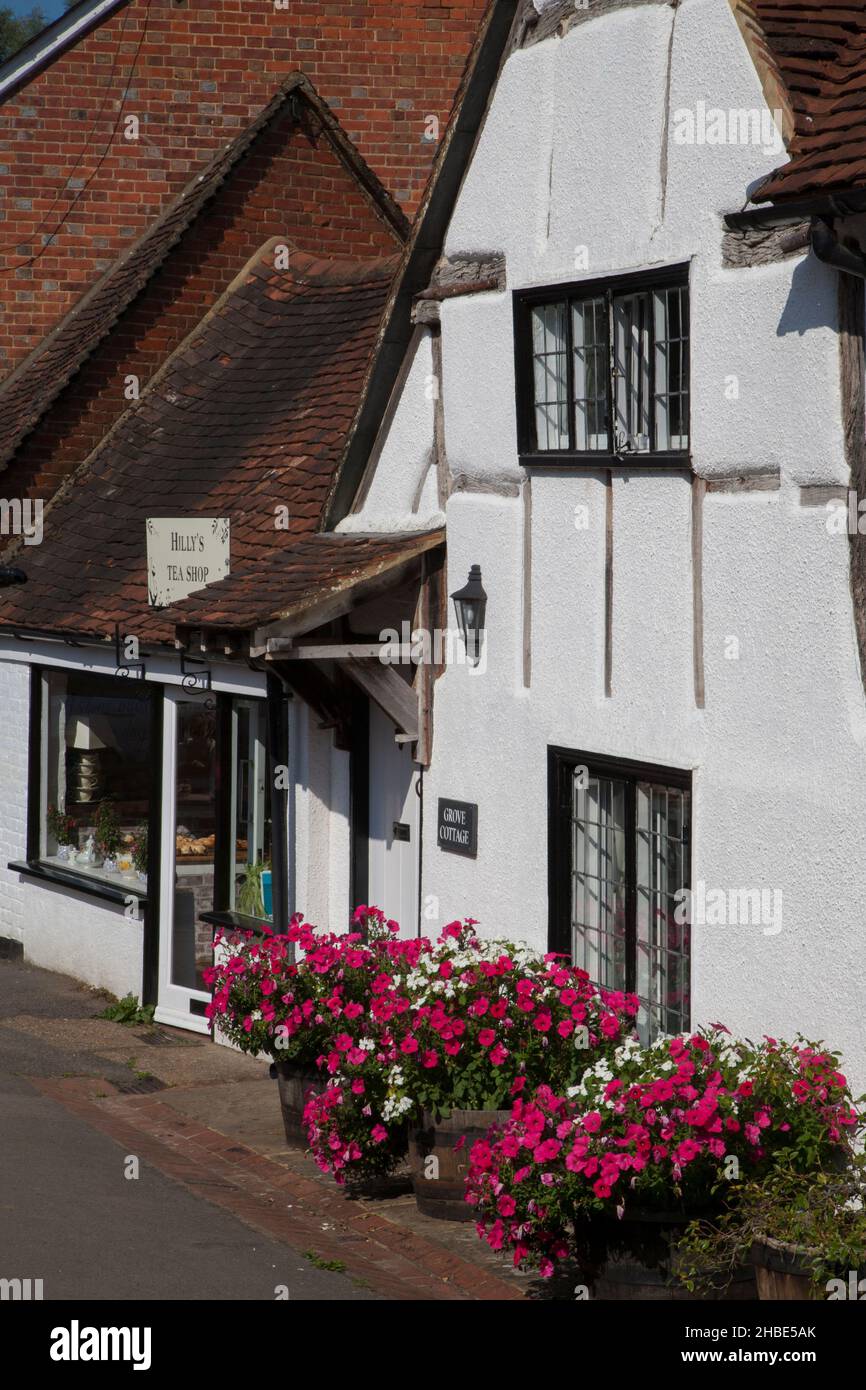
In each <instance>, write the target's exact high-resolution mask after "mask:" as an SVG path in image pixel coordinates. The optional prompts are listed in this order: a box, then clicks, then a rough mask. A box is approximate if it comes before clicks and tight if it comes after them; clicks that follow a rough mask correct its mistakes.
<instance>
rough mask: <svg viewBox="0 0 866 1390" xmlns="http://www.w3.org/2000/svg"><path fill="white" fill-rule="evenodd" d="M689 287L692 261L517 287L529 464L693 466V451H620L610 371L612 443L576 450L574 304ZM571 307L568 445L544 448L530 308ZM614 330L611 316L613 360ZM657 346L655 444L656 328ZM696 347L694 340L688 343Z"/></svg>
mask: <svg viewBox="0 0 866 1390" xmlns="http://www.w3.org/2000/svg"><path fill="white" fill-rule="evenodd" d="M677 288H682V289H686V290H687V289H688V288H689V265H688V264H687V263H683V264H678V265H674V266H663V267H662V268H661V269H659V270H654V271H652V270H647V271H644V270H642V271H637V272H635V273H634V274H630V275H614V276H605V277H602V278H600V279H594V280H570V281H565V282H563V283H562V284H556V285H545V286H542V287H539V288H533V289H528V290H514V291H513V293H512V301H513V317H514V374H515V396H516V405H517V450H518V454H519V456H520V463H521V465H522V466H523V467H524V468H528V467H532V466H535V465H544V466H557V465H559V466H562V465H566V466H567V467H569V468H581V467H582V468H585V467H599V466H605V465H609V466H617V467H629V468H632V467H634V468H653V467H659V466H666V465H670V464H674V465H677V464H678V465H680V466H682V467H687V468H690V467H691V454H690V450H689V449H683V450H677V451H673V450H668V451H663V450H655V449H653V450H651V451H649V452H648V453H643V454H638V455H635V454H616V453H614V452H613V444H614V442H615V441H614V414H615V399H614V395H615V393H614V392H613V386H612V381H611V374H610V371H608V372H607V373H606V375H605V396H606V399H607V427H608V441H609V445H610V447H609V448H608V449H603V450H589V449H580V450H578V449H576V448H575V447H574V442H575V420H574V399H573V397H574V345H573V315H572V308H573V305H574V304H576V303H579V302H581V301H582V300H586V299H601V298H605V299H606V300H607V301H608V303H610V302H612V300H613V298H614V297H616V296H618V295H622V294H631V293H636V292H638V291H640V290H658V289H677ZM560 303H564V304H565V306H566V334H565V341H566V381H567V386H566V391H567V394H568V438H569V441H570V447H569V448H568V449H555V450H553V449H552V450H544V451H540V450H539V449H538V447H537V443H536V434H535V399H534V376H533V368H532V333H531V324H530V313H529V311H530V309H531V308H532V307H533V306H534V305H537V304H560ZM687 311H688V312H689V319H688V327H689V331H690V329H691V313H690V305H689V306H688V310H687ZM611 333H612V328H611V325H610V316H608V343H607V349H608V359H609V360H611V359H612V354H613V344H612V341H611ZM650 337H651V341H652V348H653V350H652V351H651V353H650V438H651V440H652V442H653V443H654V442H655V437H656V429H657V426H656V417H655V326H654V324H653V326H652V328H651V332H650ZM688 346H689V349H690V348H691V340H690V339H689V343H688ZM688 359H689V361H688V375H689V379H690V377H691V352H690V351H689V353H688ZM687 403H688V421H689V438H691V394H689V395H688V396H687Z"/></svg>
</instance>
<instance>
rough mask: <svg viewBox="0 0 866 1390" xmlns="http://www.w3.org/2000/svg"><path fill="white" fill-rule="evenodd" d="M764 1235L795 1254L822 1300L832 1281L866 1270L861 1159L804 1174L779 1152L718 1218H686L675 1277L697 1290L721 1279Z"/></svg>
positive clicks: (865, 1182) (792, 1157)
mask: <svg viewBox="0 0 866 1390" xmlns="http://www.w3.org/2000/svg"><path fill="white" fill-rule="evenodd" d="M766 1239H769V1240H771V1241H778V1242H780V1243H782V1244H783V1245H784V1246H787V1247H791V1249H792V1253H793V1252H796V1263H797V1264H798V1265H800V1266H801V1267H802V1268H803V1270H804V1272H808V1274H809V1277H810V1279H811V1283H812V1288H813V1290H814V1292H815V1294H816V1295H817V1296H818V1297H826V1289H827V1283H828V1281H829V1280H830V1279H834V1278H839V1277H841V1278H843V1279H844V1278H845V1277H847V1275H848V1273H849V1272H850V1271H855V1272H858V1273H859V1274H861V1275H862V1274H864V1273H866V1157H864V1156H863V1155H862V1154H858V1155H856V1156H852V1157H850V1159H849V1160H848V1162H847V1163H846V1164H845V1165H844V1166H837V1167H833V1166H832V1165H828V1166H818V1167H816V1168H813V1169H812V1170H811V1171H807V1172H803V1171H802V1170H799V1169H798V1164H797V1156H796V1154H795V1153H793V1152H792V1153H781V1154H779V1155H778V1156H777V1159H776V1162H775V1164H774V1166H773V1168H772V1170H771V1171H770V1172H769V1173H768V1174H767V1175H766V1176H765V1177H763V1178H762V1179H760V1180H758V1181H754V1182H749V1183H746V1184H744V1185H743V1187H742V1189H741V1190H740V1191H739V1192H738V1194H737V1200H736V1202H735V1204H734V1205H733V1207H731V1208H730V1209H729V1210H728V1211H727V1212H726V1213H725V1214H724V1215H723V1216H721V1217H720V1218H719V1219H717V1220H714V1221H693V1222H692V1223H691V1225H690V1226H689V1227H688V1230H687V1231H686V1234H685V1236H684V1237H683V1239H682V1240H681V1241H680V1244H679V1249H678V1266H679V1267H678V1269H677V1273H678V1277H679V1278H680V1279H681V1281H682V1282H683V1283H684V1284H685V1285H686V1287H687V1288H688V1289H689V1290H690V1291H691V1292H693V1293H697V1294H698V1295H700V1294H701V1293H703V1292H705V1291H706V1289H707V1287H708V1286H709V1285H710V1284H711V1283H713V1282H717V1281H718V1280H719V1279H721V1280H722V1282H723V1283H727V1282H728V1281H729V1280H730V1278H731V1276H732V1274H733V1272H734V1270H735V1269H736V1268H737V1267H738V1266H740V1265H742V1264H745V1263H746V1262H747V1261H748V1259H749V1255H750V1252H751V1249H752V1246H753V1244H754V1243H755V1242H760V1241H762V1240H766Z"/></svg>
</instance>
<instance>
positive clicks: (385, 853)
mask: <svg viewBox="0 0 866 1390" xmlns="http://www.w3.org/2000/svg"><path fill="white" fill-rule="evenodd" d="M394 734H395V729H394V725H393V724H392V723H391V721H390V719H388V717H387V716H386V715H384V714H383V713H382V711H381V710H380V709H379V708H378V707H377V706H376V705H374V704H371V706H370V887H369V900H370V903H371V904H372V905H374V906H375V907H381V908H382V910H383V912H384V913H385V915H386V916H387V917H393V918H394V919H395V921H397V922H399V923H400V928H401V931H400V935H401V936H405V937H411V936H417V935H418V906H419V905H418V855H419V851H420V835H419V830H420V819H421V817H420V807H421V801H420V797H419V795H418V779H419V776H420V773H419V770H418V768H417V767H416V765H415V763H414V762H413V760H412V752H411V744H408V743H397V742H395V739H394Z"/></svg>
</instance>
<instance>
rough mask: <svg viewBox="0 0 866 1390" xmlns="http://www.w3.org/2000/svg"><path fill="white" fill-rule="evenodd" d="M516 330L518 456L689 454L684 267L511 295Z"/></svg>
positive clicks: (671, 458)
mask: <svg viewBox="0 0 866 1390" xmlns="http://www.w3.org/2000/svg"><path fill="white" fill-rule="evenodd" d="M515 336H516V351H517V384H518V427H519V448H520V455H521V459H522V460H523V462H526V463H530V462H548V463H549V462H558V461H563V462H564V461H567V460H570V459H581V460H586V461H588V460H590V459H591V460H592V461H593V462H598V461H599V460H604V459H606V460H609V461H611V462H613V461H624V462H628V461H634V462H643V463H665V462H677V463H681V462H682V461H683V460H685V459H687V458H688V452H689V292H688V284H687V280H686V272H685V271H684V270H683V269H678V270H676V271H675V272H670V271H669V272H665V273H664V274H661V275H656V276H654V277H645V276H640V277H630V278H629V279H628V280H618V281H609V282H604V283H601V282H598V281H593V282H591V283H583V284H579V285H572V286H565V287H562V288H561V289H560V288H558V289H556V290H541V291H538V290H533V291H532V292H530V293H527V294H518V295H516V296H515Z"/></svg>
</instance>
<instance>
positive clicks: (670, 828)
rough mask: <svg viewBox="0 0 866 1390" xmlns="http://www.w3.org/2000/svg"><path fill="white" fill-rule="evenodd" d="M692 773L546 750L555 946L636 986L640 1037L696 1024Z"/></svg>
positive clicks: (608, 978) (596, 974) (622, 984)
mask: <svg viewBox="0 0 866 1390" xmlns="http://www.w3.org/2000/svg"><path fill="white" fill-rule="evenodd" d="M690 845H691V776H690V774H688V773H683V772H679V771H674V770H671V769H663V768H655V767H652V766H648V765H643V764H639V763H629V762H616V761H614V760H611V759H607V758H599V757H591V756H588V755H583V754H580V753H573V752H570V751H566V750H561V749H556V750H552V751H551V754H550V912H551V922H550V949H551V950H552V951H560V952H562V953H563V954H564V955H567V956H568V957H570V959H571V960H572V961H573V962H574V964H575V965H577V966H579V967H580V968H581V969H583V970H586V971H587V972H588V974H589V976H590V978H591V979H592V980H593V981H594V982H595V983H596V984H597V985H599V986H601V987H602V988H605V989H616V990H628V991H631V992H634V993H636V994H637V995H638V998H639V999H640V1004H641V1007H640V1013H639V1016H638V1029H639V1032H640V1035H641V1038H642V1040H643V1041H644V1042H648V1041H651V1040H652V1039H653V1038H655V1037H658V1036H659V1035H660V1034H663V1033H664V1034H668V1033H681V1032H684V1031H685V1030H687V1029H688V1028H689V1026H690V1016H691V1006H690V956H691V940H690V930H691V929H690V927H689V925H688V922H686V921H684V920H682V919H683V918H684V917H686V916H687V915H688V914H687V913H686V912H685V911H684V910H683V903H684V900H685V899H684V890H685V889H688V888H689V887H690V884H691V875H690Z"/></svg>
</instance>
